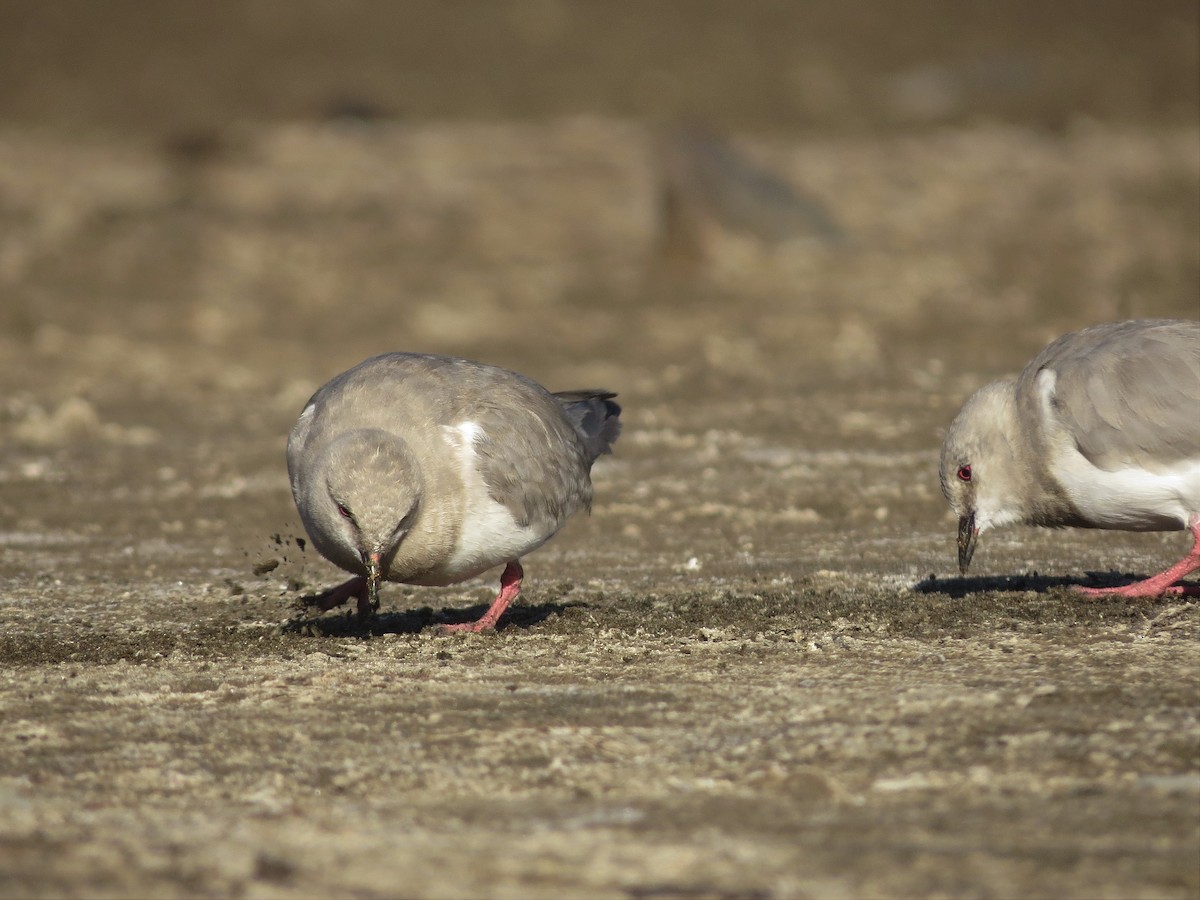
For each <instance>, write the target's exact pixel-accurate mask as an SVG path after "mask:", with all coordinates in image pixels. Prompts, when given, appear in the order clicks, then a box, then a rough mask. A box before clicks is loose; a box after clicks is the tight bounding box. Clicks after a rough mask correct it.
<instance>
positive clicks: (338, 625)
mask: <svg viewBox="0 0 1200 900" xmlns="http://www.w3.org/2000/svg"><path fill="white" fill-rule="evenodd" d="M316 596H318V597H319V596H321V595H319V594H318V595H316ZM311 599H312V598H308V597H305V598H303V599H302V600H301V601H300V603H299V605H300V606H301V611H300V613H299V614H298V615H297V616H296V617H295V618H292V619H290V620H289V621H287V622H286V623H284V625H283V626H282V630H283V632H284V633H285V634H300V635H305V636H307V637H343V638H349V637H357V638H370V637H378V636H380V635H384V634H419V633H420V632H422V631H424V630H425V629H426V628H432V627H436V626H438V625H458V624H460V623H466V622H474V621H476V620H477V619H479V617H480V616H482V615H483V614H484V613H485V612H487V610H488V604H486V603H479V604H476V605H475V606H467V607H462V608H459V609H439V610H435V609H434V608H433V607H431V606H422V607H419V608H417V609H410V610H404V611H399V612H382V613H381V612H375V613H374V614H372V615H371V616H370V617H369V618H367V619H366V620H365V621H364V620H363V619H362V618H361V617H360V616H359V615H358V613H357V612H354V611H351V610H346V611H345V612H343V613H341V614H339V615H312V614H307V613H308V612H309V611H311V610H312V608H313V607H314V606H315V603H313V602H310V601H311ZM585 606H588V604H587V603H584V602H583V601H579V600H574V601H570V602H565V603H564V602H557V603H556V602H547V603H537V604H521V605H519V606H510V607H509V608H508V609H507V610H506V611H505V613H504V615H503V616H501V617H500V622H499V623H498V624H497V627H496V630H497V631H504V630H506V629H508V628H518V629H526V628H532V627H533V626H535V625H539V624H541V623H542V622H544V621H546V620H547V619H549V618H550V617H552V616H555V615H561V614H562V613H564V612H566V611H567V610H568V609H571V608H573V607H585Z"/></svg>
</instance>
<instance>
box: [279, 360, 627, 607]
mask: <svg viewBox="0 0 1200 900" xmlns="http://www.w3.org/2000/svg"><path fill="white" fill-rule="evenodd" d="M614 396H615V395H614V394H612V393H609V392H607V391H574V392H568V393H564V394H560V395H555V394H551V393H550V392H548V391H547V390H545V389H544V388H542V387H541V386H540V385H538V384H537V383H535V382H533V381H531V380H530V379H528V378H526V377H525V376H523V375H520V374H518V373H516V372H510V371H508V370H506V369H500V368H496V367H494V366H487V365H483V364H481V363H477V362H472V361H470V360H465V359H458V358H454V357H443V356H431V355H423V354H415V353H388V354H384V355H382V356H376V357H373V358H372V359H368V360H366V361H365V362H363V363H360V364H359V365H357V366H355V367H354V368H352V369H350V370H348V371H346V372H343V373H342V374H341V375H338V376H336V377H335V378H333V379H332V380H330V381H329V382H328V383H327V384H326V385H325V386H323V387H322V388H321V389H320V390H318V391H317V392H316V393H315V394H314V395H313V397H312V399H311V400H310V401H309V402H308V404H307V405H306V406H305V409H304V411H303V412H302V413H301V415H300V418H299V420H298V421H297V422H296V425H295V427H294V428H293V430H292V433H291V436H290V437H289V439H288V448H287V460H288V474H289V477H290V480H291V486H292V494H293V496H294V497H295V500H296V506H297V508H298V510H299V512H300V516H301V519H302V520H303V521H304V525H305V528H306V529H307V531H308V533H309V536H310V537H311V538H312V541H313V545H314V546H315V547H316V548H317V550H319V551H320V552H321V553H322V554H323V555H324V556H325V557H326V558H328V559H329V560H330V561H332V562H334V563H335V564H337V565H338V566H341V567H342V568H343V569H346V570H347V571H349V572H353V573H358V574H360V576H366V577H367V578H368V582H367V585H366V590H367V591H369V592H370V595H371V598H370V603H371V604H372V605H373V603H374V582H375V581H376V580H378V579H383V580H390V581H400V582H406V583H411V584H434V585H444V584H451V583H454V582H457V581H462V580H464V579H466V578H470V577H473V576H475V575H478V574H480V573H481V572H483V571H486V570H487V569H490V568H492V567H494V566H497V565H499V564H501V563H513V564H515V563H516V560H517V558H518V557H519V556H520V555H523V554H524V553H527V552H529V551H530V550H533V549H535V548H536V547H538V546H540V545H541V544H542V543H544V542H545V541H546V540H548V539H549V538H550V537H551V536H552V535H553V534H554V533H555V532H557V531H558V530H559V528H561V527H562V526H563V524H564V523H565V522H566V521H567V519H569V518H570V517H571V516H572V515H573V514H575V513H576V512H578V511H579V510H581V509H587V508H589V507H590V504H591V500H592V484H591V478H590V470H591V466H592V463H593V462H595V460H596V458H597V457H598V456H600V455H601V454H603V453H607V452H609V451H610V449H611V446H612V443H613V441H615V440H616V438H617V435H618V434H619V432H620V424H619V420H618V416H619V414H620V407H619V406H617V404H616V403H614V402H613V399H612V398H613V397H614ZM372 558H374V560H375V563H376V565H377V567H378V572H377V573H376V574H375V577H371V576H372ZM516 568H517V571H519V566H517V567H516ZM519 581H520V578H519V576H517V578H516V582H517V584H518V586H519ZM346 587H348V588H349V587H354V588H356V587H358V584H357V582H351V583H348V585H347V586H346ZM513 595H514V596H515V591H514V592H513ZM348 596H349V594H348V595H347V596H346V597H342V598H340V599H338V598H337V597H335V601H336V602H344V600H345V599H348ZM364 596H365V595H361V594H360V609H363V608H364V603H363V597H364ZM510 599H511V598H510ZM504 605H505V606H506V605H507V603H505V604H504ZM501 611H502V610H501ZM497 617H498V613H497ZM493 624H494V623H493Z"/></svg>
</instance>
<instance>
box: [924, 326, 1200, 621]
mask: <svg viewBox="0 0 1200 900" xmlns="http://www.w3.org/2000/svg"><path fill="white" fill-rule="evenodd" d="M941 481H942V493H943V494H945V495H946V499H947V500H949V501H950V507H951V509H953V511H954V513H955V514H956V515H957V516H958V517H959V519H958V563H959V569H960V571H962V572H963V573H965V572H966V571H967V566H968V565H969V564H970V562H971V556H972V554H973V553H974V552H975V543H976V540H977V538H978V537H979V535H980V534H982V533H983V532H984V531H986V530H987V529H989V528H993V527H997V526H1000V525H1008V524H1010V523H1014V522H1021V523H1025V524H1030V525H1047V526H1050V527H1061V526H1073V527H1077V528H1109V529H1116V530H1121V531H1181V530H1189V531H1191V533H1192V537H1193V539H1194V544H1193V546H1192V549H1191V552H1190V553H1188V555H1187V556H1185V557H1184V558H1183V559H1182V560H1181V561H1180V562H1178V563H1177V564H1175V565H1174V566H1172V567H1170V568H1169V569H1167V570H1165V571H1163V572H1161V573H1159V574H1157V575H1155V576H1153V577H1151V578H1147V579H1145V580H1144V581H1139V582H1137V583H1135V584H1130V585H1127V586H1125V587H1120V588H1100V589H1094V588H1078V590H1080V591H1082V592H1084V593H1087V594H1118V595H1121V596H1125V597H1157V596H1160V595H1162V594H1165V593H1172V594H1183V593H1198V592H1200V586H1196V585H1175V584H1174V583H1175V582H1176V581H1177V580H1179V579H1180V578H1182V577H1183V576H1185V575H1187V574H1189V573H1191V572H1193V571H1195V570H1196V569H1200V322H1196V321H1189V320H1168V319H1139V320H1134V321H1128V322H1115V323H1111V324H1107V325H1097V326H1094V327H1092V328H1085V329H1083V330H1082V331H1076V332H1072V333H1071V334H1067V335H1064V336H1063V337H1061V338H1059V339H1058V340H1056V341H1055V342H1054V343H1052V344H1050V346H1048V347H1047V348H1046V349H1045V350H1043V351H1042V352H1041V353H1039V354H1038V355H1037V356H1036V357H1034V359H1033V360H1032V361H1031V362H1030V363H1029V364H1028V365H1027V366H1026V367H1025V368H1024V370H1023V371H1022V372H1021V374H1020V375H1017V376H1016V377H1015V378H1006V379H1002V380H1000V381H996V382H993V383H992V384H989V385H987V386H985V387H983V388H980V389H979V390H978V391H976V392H975V394H974V395H973V396H972V397H971V398H970V399H969V400H967V402H966V404H965V405H964V406H963V408H962V411H961V412H959V414H958V416H957V417H956V418H955V419H954V422H953V423H952V424H951V425H950V429H949V431H948V432H947V434H946V439H945V442H944V443H943V445H942V458H941Z"/></svg>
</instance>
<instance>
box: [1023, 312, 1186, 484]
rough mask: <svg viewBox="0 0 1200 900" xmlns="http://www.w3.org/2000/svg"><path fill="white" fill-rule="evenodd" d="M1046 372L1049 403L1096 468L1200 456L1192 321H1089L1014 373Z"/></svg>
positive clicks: (1030, 378) (1028, 381)
mask: <svg viewBox="0 0 1200 900" xmlns="http://www.w3.org/2000/svg"><path fill="white" fill-rule="evenodd" d="M1044 369H1048V370H1050V371H1052V372H1053V373H1054V377H1055V378H1054V389H1053V395H1052V397H1051V398H1050V403H1051V407H1052V409H1053V410H1054V413H1055V415H1056V416H1057V418H1058V420H1059V422H1060V423H1061V424H1062V426H1063V427H1064V428H1065V429H1066V430H1067V432H1068V433H1069V434H1070V435H1071V437H1072V439H1073V441H1074V443H1075V446H1076V447H1077V448H1078V449H1079V452H1080V453H1082V454H1083V455H1084V456H1085V457H1087V459H1089V460H1090V461H1091V462H1092V463H1093V464H1094V465H1096V466H1098V467H1099V468H1101V469H1106V470H1113V469H1118V468H1123V467H1126V466H1137V467H1142V468H1151V469H1153V468H1157V467H1170V466H1172V465H1174V464H1176V463H1178V462H1181V461H1183V460H1187V459H1197V458H1200V322H1191V321H1169V320H1139V321H1131V322H1119V323H1114V324H1112V325H1103V326H1096V327H1094V328H1087V329H1084V330H1083V331H1079V332H1074V333H1072V334H1069V335H1066V336H1065V337H1063V338H1061V339H1059V340H1058V341H1056V342H1054V343H1053V344H1051V345H1050V346H1049V347H1047V348H1046V349H1045V350H1044V351H1042V353H1041V354H1039V355H1038V356H1037V357H1036V358H1034V360H1033V361H1032V362H1031V363H1030V364H1029V366H1028V367H1026V369H1025V371H1024V372H1023V373H1022V375H1021V380H1022V381H1023V382H1025V386H1026V387H1027V388H1030V389H1034V384H1033V382H1034V381H1035V380H1036V379H1037V376H1038V373H1039V372H1040V371H1041V370H1044Z"/></svg>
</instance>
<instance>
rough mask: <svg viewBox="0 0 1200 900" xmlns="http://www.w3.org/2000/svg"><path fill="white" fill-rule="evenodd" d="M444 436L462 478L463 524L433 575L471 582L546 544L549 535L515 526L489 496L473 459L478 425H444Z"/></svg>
mask: <svg viewBox="0 0 1200 900" xmlns="http://www.w3.org/2000/svg"><path fill="white" fill-rule="evenodd" d="M445 433H446V443H447V444H449V445H450V447H451V451H452V452H453V453H454V455H455V456H456V457H457V458H458V462H459V466H460V469H459V471H460V472H461V474H462V482H463V497H464V503H463V523H462V528H461V529H460V531H459V533H458V543H457V544H456V545H455V547H454V551H453V552H452V553H451V554H450V557H449V559H447V560H446V562H445V563H444V564H443V566H442V568H441V570H440V571H439V572H438V573H437V574H438V575H439V576H443V577H447V578H450V579H452V580H454V581H458V580H461V579H463V578H471V577H472V576H474V575H478V574H479V573H481V572H486V571H487V570H488V569H490V568H492V567H493V566H498V565H500V564H501V563H506V562H508V561H510V560H513V559H517V558H518V557H521V556H523V555H525V554H526V553H529V552H530V551H532V550H536V549H537V548H538V547H540V546H541V545H542V544H544V543H545V542H546V541H547V540H549V539H550V537H551V536H552V534H553V533H551V534H538V533H537V532H535V531H534V530H533V529H532V528H530V527H528V526H524V527H523V526H521V525H518V524H517V520H516V519H514V518H513V515H512V513H510V512H509V511H508V509H507V507H505V506H504V505H503V504H501V503H497V502H496V501H495V500H493V499H492V497H491V496H490V495H489V493H488V486H487V483H486V482H484V480H483V476H482V475H481V474H480V472H479V465H478V460H477V458H476V455H475V442H476V441H478V440H479V438H480V437H481V436H482V435H483V430H482V429H481V428H480V427H479V425H478V424H477V423H475V422H469V421H468V422H460V423H459V424H457V425H447V426H445Z"/></svg>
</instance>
